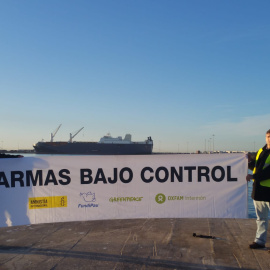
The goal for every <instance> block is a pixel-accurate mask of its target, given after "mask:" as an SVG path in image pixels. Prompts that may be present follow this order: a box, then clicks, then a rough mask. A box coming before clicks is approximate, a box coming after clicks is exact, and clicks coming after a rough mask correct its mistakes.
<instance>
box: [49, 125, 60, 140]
mask: <svg viewBox="0 0 270 270" xmlns="http://www.w3.org/2000/svg"><path fill="white" fill-rule="evenodd" d="M61 126H62V124H60V125H59V127H58V128H57V129H56V130H55V132H54V133H51V142H53V138H54V136H55V135H56V133H57V132H58V130H59V128H60V127H61Z"/></svg>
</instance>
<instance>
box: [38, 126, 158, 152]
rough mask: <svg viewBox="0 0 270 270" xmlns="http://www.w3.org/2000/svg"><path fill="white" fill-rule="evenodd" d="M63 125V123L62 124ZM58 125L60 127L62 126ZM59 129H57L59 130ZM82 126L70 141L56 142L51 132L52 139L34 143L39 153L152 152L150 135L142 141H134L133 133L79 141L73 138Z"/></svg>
mask: <svg viewBox="0 0 270 270" xmlns="http://www.w3.org/2000/svg"><path fill="white" fill-rule="evenodd" d="M60 126H61V125H60ZM60 126H59V127H58V129H59V128H60ZM58 129H57V131H58ZM82 129H83V128H81V129H80V130H79V131H78V132H76V133H75V135H72V134H70V140H69V141H58V142H54V141H53V138H54V136H55V134H56V132H55V133H54V134H51V141H50V142H44V141H40V142H38V143H36V144H34V145H33V147H34V149H35V152H36V153H37V154H68V155H149V154H152V150H153V140H152V138H151V137H148V138H147V140H145V141H141V142H132V140H131V135H130V134H126V135H125V138H124V139H122V137H121V136H119V137H116V138H113V137H112V136H111V135H110V134H107V135H105V136H104V137H102V138H101V139H100V140H99V141H98V142H77V141H72V139H73V138H74V137H75V136H76V135H77V134H78V133H79V132H80V131H81V130H82Z"/></svg>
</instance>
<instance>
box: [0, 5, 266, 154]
mask: <svg viewBox="0 0 270 270" xmlns="http://www.w3.org/2000/svg"><path fill="white" fill-rule="evenodd" d="M269 14H270V1H269V0H259V1H255V0H252V1H250V0H237V1H235V0H220V1H217V0H95V1H93V0H77V1H73V0H46V1H42V0H41V1H36V0H25V1H21V0H16V1H15V0H8V1H6V0H0V24H1V27H0V95H1V106H0V112H1V117H0V128H1V132H0V148H4V149H32V144H34V143H36V142H38V141H40V140H42V139H44V140H50V134H51V133H52V132H54V131H55V130H56V128H57V127H58V126H59V124H62V127H61V128H60V130H59V131H58V133H57V135H56V136H55V141H57V140H59V141H60V140H63V141H67V140H68V139H69V133H74V132H76V131H77V130H79V129H80V128H81V127H84V129H83V130H82V131H81V132H80V133H79V134H78V135H77V136H76V137H75V138H74V140H77V141H97V140H99V139H100V137H102V136H103V135H105V134H107V133H108V132H110V133H111V135H112V136H113V137H117V136H124V135H125V134H126V133H131V134H132V139H133V140H135V141H142V140H145V139H146V138H147V137H148V136H152V138H153V141H154V151H155V152H159V151H169V152H178V151H180V152H186V151H188V152H194V151H196V150H201V151H204V150H208V149H209V148H211V149H213V147H214V150H245V151H254V150H257V149H258V148H260V147H261V146H263V145H264V144H265V132H266V130H268V129H270V110H269V109H270V107H269V90H270V76H269V75H270V16H269ZM213 135H214V136H213ZM213 142H214V143H213Z"/></svg>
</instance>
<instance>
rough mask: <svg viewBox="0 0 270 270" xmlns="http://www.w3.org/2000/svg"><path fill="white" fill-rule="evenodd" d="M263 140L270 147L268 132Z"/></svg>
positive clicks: (269, 134)
mask: <svg viewBox="0 0 270 270" xmlns="http://www.w3.org/2000/svg"><path fill="white" fill-rule="evenodd" d="M265 141H266V144H267V146H268V148H269V147H270V133H266V136H265Z"/></svg>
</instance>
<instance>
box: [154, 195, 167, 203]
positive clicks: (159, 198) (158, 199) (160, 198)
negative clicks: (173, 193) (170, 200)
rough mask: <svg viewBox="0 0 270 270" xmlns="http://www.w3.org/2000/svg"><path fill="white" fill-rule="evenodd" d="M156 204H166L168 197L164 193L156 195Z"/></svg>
mask: <svg viewBox="0 0 270 270" xmlns="http://www.w3.org/2000/svg"><path fill="white" fill-rule="evenodd" d="M155 200H156V202H157V203H159V204H162V203H165V201H166V196H165V195H164V194H162V193H159V194H157V195H156V198H155Z"/></svg>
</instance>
